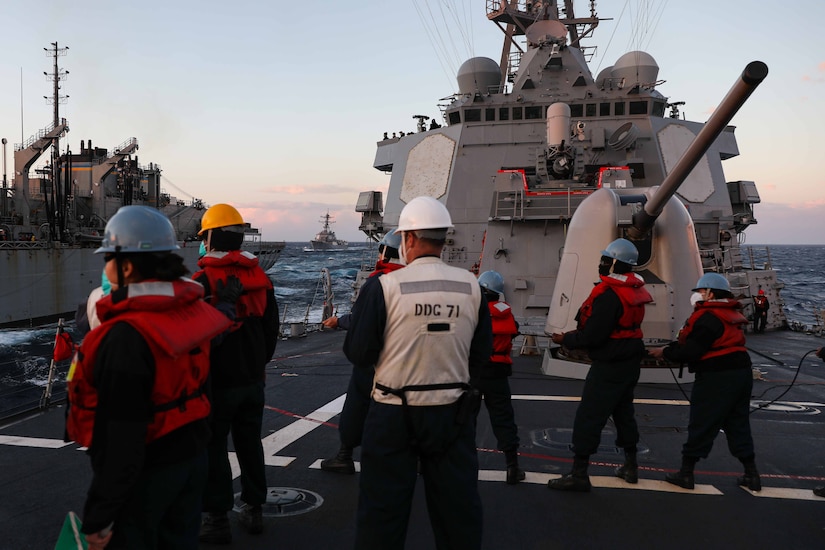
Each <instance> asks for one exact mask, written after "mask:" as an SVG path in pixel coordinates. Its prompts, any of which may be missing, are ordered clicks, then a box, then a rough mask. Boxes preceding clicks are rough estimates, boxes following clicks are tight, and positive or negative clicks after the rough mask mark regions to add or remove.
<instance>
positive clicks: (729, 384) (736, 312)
mask: <svg viewBox="0 0 825 550" xmlns="http://www.w3.org/2000/svg"><path fill="white" fill-rule="evenodd" d="M693 290H694V292H699V293H701V294H702V300H701V301H699V302H697V303H696V305H695V306H694V310H693V313H692V314H691V316H690V317H689V318H688V320H687V323H685V327H684V328H683V329H682V330H681V331H680V333H679V340H678V341H676V342H673V343H671V344H669V345H668V346H666V347H664V348H650V349H649V350H648V351H649V352H650V355H651V356H653V357H655V358H657V359H661V358H665V359H667V360H668V361H672V362H674V363H687V364H688V369H689V370H690V372H694V373H696V380H695V381H694V382H693V389H692V390H691V392H690V420H689V421H688V438H687V442H685V444H684V445H683V446H682V467H681V469H680V470H679V471H678V472H676V473H672V474H667V475H666V476H665V479H666V480H667V481H668V482H669V483H673V484H674V485H678V486H679V487H683V488H685V489H693V487H694V477H693V469H694V467H695V466H696V463H697V462H699V459H700V458H707V457H708V455H709V454H710V450H711V448H712V447H713V441H714V440H715V439H716V436H717V435H719V430H724V432H725V437H727V439H728V449H729V450H730V453H731V454H732V455H733V456H734V457H736V458H738V459H739V461H740V462H741V463H742V464H743V466H744V468H745V474H744V475H743V476H740V477H739V478H738V479H737V482H738V484H739V485H742V486H745V487H747V488H748V489H750V490H751V491H759V490H761V489H762V483H761V481H760V479H759V472H758V471H757V470H756V463H755V455H754V448H753V437H752V436H751V425H750V414H749V413H750V399H751V390H752V389H753V374H752V373H751V358H750V355H749V354H748V350H747V349H746V348H745V330H744V326H745V325H747V324H748V320H747V319H746V318H745V316H744V315H742V313H741V310H742V305H741V304H740V303H739V301H738V300H736V299H734V298H733V294H731V291H730V283H728V280H727V279H725V277H723V276H722V275H719V274H718V273H705V274H704V275H702V277H701V278H700V279H699V281H697V283H696V288H694V289H693Z"/></svg>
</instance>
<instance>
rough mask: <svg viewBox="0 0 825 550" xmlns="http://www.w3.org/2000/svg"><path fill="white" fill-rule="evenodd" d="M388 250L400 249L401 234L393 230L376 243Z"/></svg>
mask: <svg viewBox="0 0 825 550" xmlns="http://www.w3.org/2000/svg"><path fill="white" fill-rule="evenodd" d="M378 244H383V245H384V246H389V247H390V248H401V232H400V231H397V230H395V229H391V230H390V231H388V232H387V233H386V234H385V235H384V236H383V237H382V238H381V240H380V241H379V242H378Z"/></svg>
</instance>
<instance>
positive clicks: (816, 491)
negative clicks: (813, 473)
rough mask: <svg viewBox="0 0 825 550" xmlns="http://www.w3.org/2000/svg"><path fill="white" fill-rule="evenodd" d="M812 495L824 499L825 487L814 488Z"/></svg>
mask: <svg viewBox="0 0 825 550" xmlns="http://www.w3.org/2000/svg"><path fill="white" fill-rule="evenodd" d="M814 494H815V495H816V496H818V497H825V486H821V487H814Z"/></svg>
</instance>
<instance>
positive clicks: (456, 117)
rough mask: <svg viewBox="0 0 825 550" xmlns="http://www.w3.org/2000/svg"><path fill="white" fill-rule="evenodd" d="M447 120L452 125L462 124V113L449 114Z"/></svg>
mask: <svg viewBox="0 0 825 550" xmlns="http://www.w3.org/2000/svg"><path fill="white" fill-rule="evenodd" d="M447 119H448V120H449V121H450V124H460V123H461V113H460V112H458V111H453V112H452V113H448V115H447Z"/></svg>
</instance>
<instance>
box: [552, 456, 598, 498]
mask: <svg viewBox="0 0 825 550" xmlns="http://www.w3.org/2000/svg"><path fill="white" fill-rule="evenodd" d="M589 464H590V457H589V456H579V455H576V456H575V457H574V458H573V469H572V470H571V471H570V473H569V474H565V475H563V476H561V477H560V478H558V479H551V480H550V481H548V482H547V487H548V488H549V489H556V490H558V491H577V492H581V493H588V492H590V489H591V487H592V485H590V477H588V475H587V466H588V465H589Z"/></svg>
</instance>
